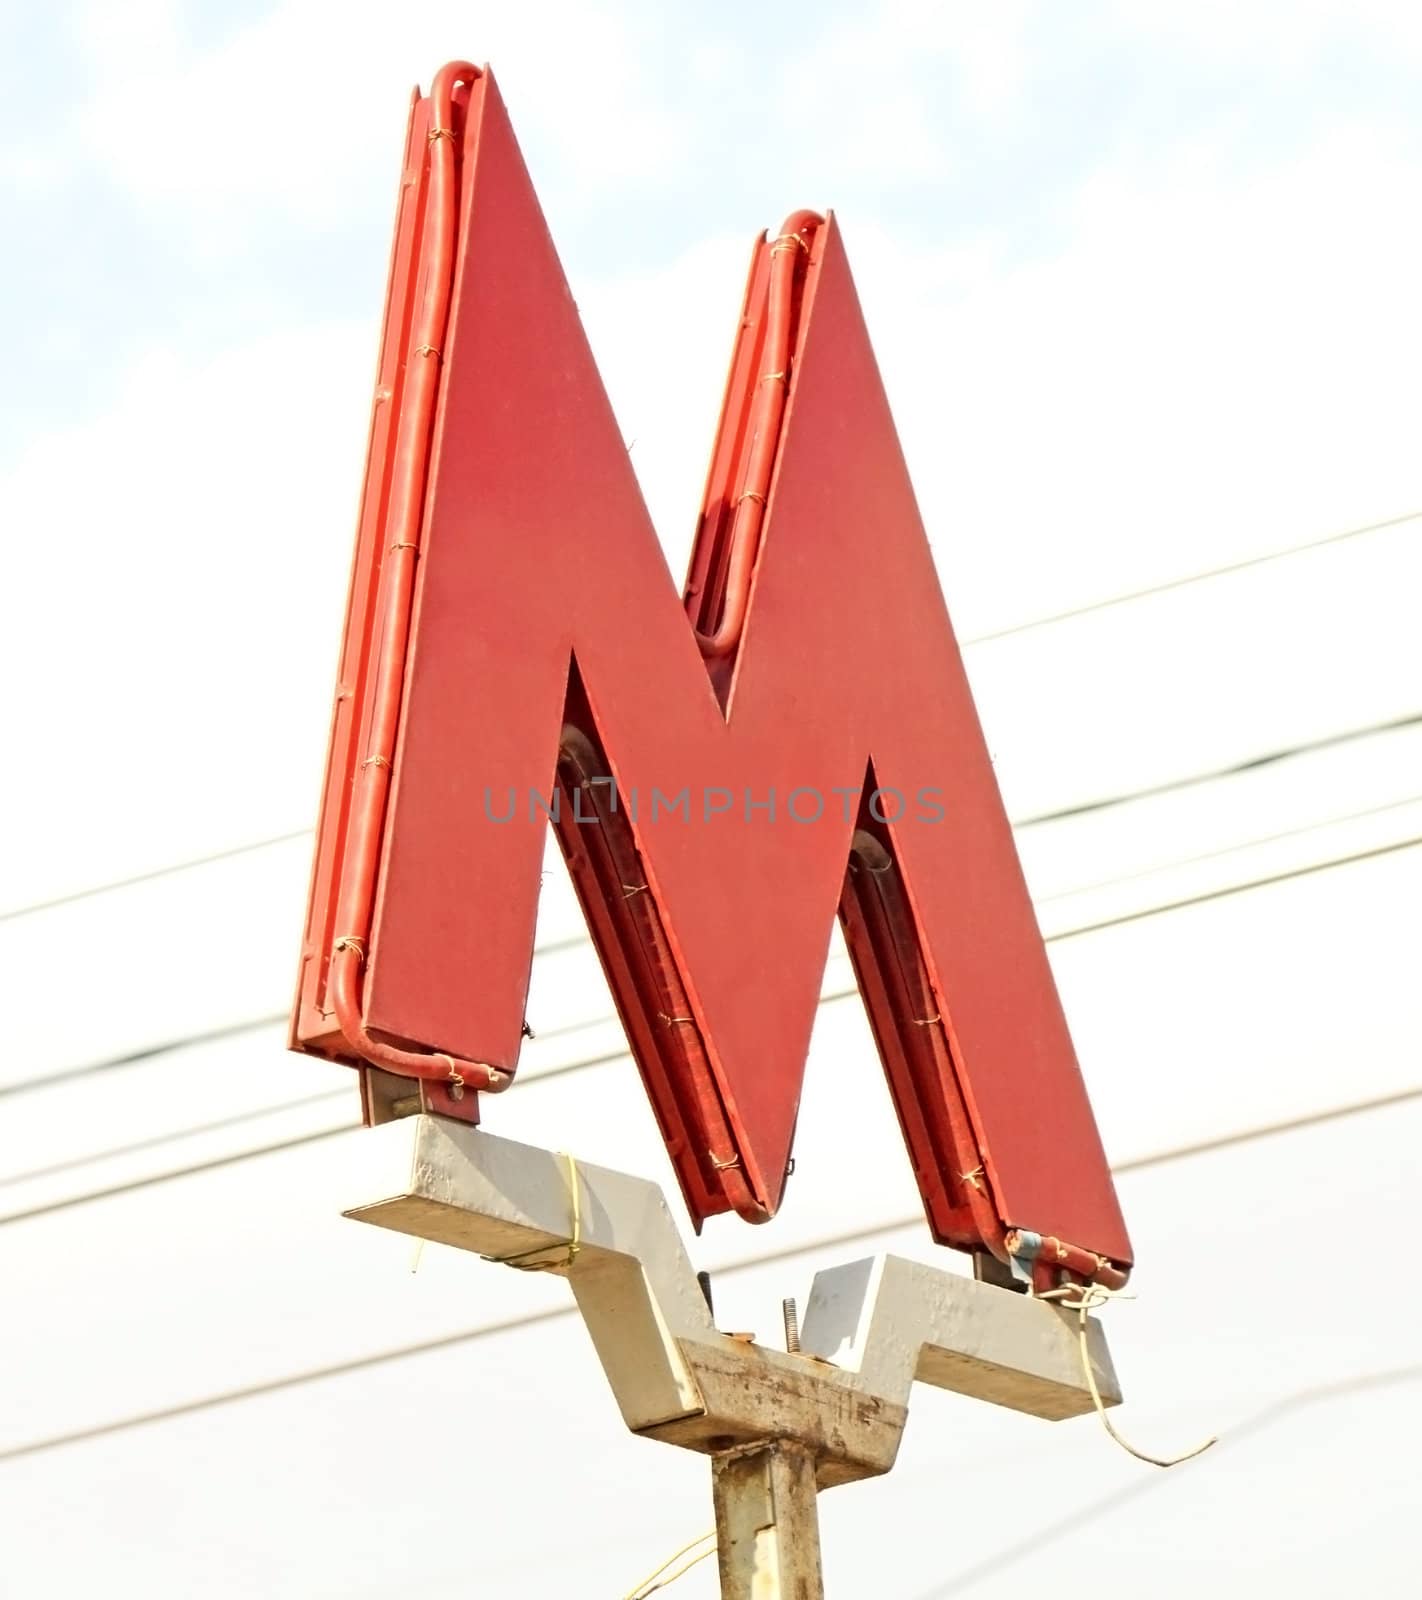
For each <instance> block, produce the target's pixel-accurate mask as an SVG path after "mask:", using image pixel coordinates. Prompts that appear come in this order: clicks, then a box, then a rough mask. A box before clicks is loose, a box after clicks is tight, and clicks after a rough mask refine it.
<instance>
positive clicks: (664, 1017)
mask: <svg viewBox="0 0 1422 1600" xmlns="http://www.w3.org/2000/svg"><path fill="white" fill-rule="evenodd" d="M657 1017H658V1019H659V1020H660V1021H662V1022H665V1023H666V1025H667V1027H669V1028H670V1027H672V1026H674V1025H675V1024H676V1023H678V1022H695V1021H696V1018H695V1017H673V1016H669V1015H668V1014H667V1013H666V1012H665V1011H659V1012H658V1013H657Z"/></svg>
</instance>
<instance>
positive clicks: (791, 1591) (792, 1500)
mask: <svg viewBox="0 0 1422 1600" xmlns="http://www.w3.org/2000/svg"><path fill="white" fill-rule="evenodd" d="M711 1487H712V1493H713V1495H714V1497H715V1502H716V1559H717V1562H718V1564H719V1567H720V1574H721V1596H722V1600H822V1597H823V1595H824V1592H825V1591H824V1584H823V1581H822V1579H821V1572H820V1524H819V1513H818V1507H817V1506H816V1503H815V1494H816V1487H815V1463H814V1457H813V1456H812V1455H811V1454H810V1453H809V1451H807V1450H805V1449H803V1448H802V1447H801V1446H799V1445H795V1444H786V1443H783V1442H780V1441H776V1442H774V1443H770V1444H765V1445H761V1446H758V1447H752V1448H748V1449H745V1450H739V1451H731V1452H728V1453H727V1454H725V1455H721V1456H717V1458H716V1460H715V1461H714V1462H713V1463H712V1468H711Z"/></svg>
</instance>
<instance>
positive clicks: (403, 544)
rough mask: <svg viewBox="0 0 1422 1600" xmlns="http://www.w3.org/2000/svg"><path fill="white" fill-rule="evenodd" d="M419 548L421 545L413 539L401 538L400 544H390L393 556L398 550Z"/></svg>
mask: <svg viewBox="0 0 1422 1600" xmlns="http://www.w3.org/2000/svg"><path fill="white" fill-rule="evenodd" d="M419 548H420V547H419V545H417V544H416V543H415V541H414V540H413V539H401V541H400V542H399V544H392V545H391V546H390V554H391V555H392V556H393V555H394V554H395V552H396V551H397V550H418V549H419Z"/></svg>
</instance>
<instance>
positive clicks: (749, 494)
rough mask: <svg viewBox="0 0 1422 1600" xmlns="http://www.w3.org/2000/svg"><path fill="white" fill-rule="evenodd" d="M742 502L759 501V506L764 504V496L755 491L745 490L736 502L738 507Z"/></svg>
mask: <svg viewBox="0 0 1422 1600" xmlns="http://www.w3.org/2000/svg"><path fill="white" fill-rule="evenodd" d="M742 500H759V501H760V503H761V505H764V504H765V496H764V495H763V494H761V493H760V491H759V490H757V489H747V490H746V492H745V493H744V494H743V495H741V496H740V497H739V498H738V499H737V500H736V504H737V505H740V503H741V501H742Z"/></svg>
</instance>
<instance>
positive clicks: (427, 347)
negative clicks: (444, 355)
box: [410, 344, 439, 360]
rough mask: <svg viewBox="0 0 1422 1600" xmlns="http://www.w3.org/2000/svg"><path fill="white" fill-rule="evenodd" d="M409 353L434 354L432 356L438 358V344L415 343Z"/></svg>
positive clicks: (419, 354)
mask: <svg viewBox="0 0 1422 1600" xmlns="http://www.w3.org/2000/svg"><path fill="white" fill-rule="evenodd" d="M410 354H411V355H416V356H434V358H435V359H436V360H438V359H439V346H438V345H433V344H417V345H416V346H415V348H414V349H413V350H412V351H411V352H410Z"/></svg>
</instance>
